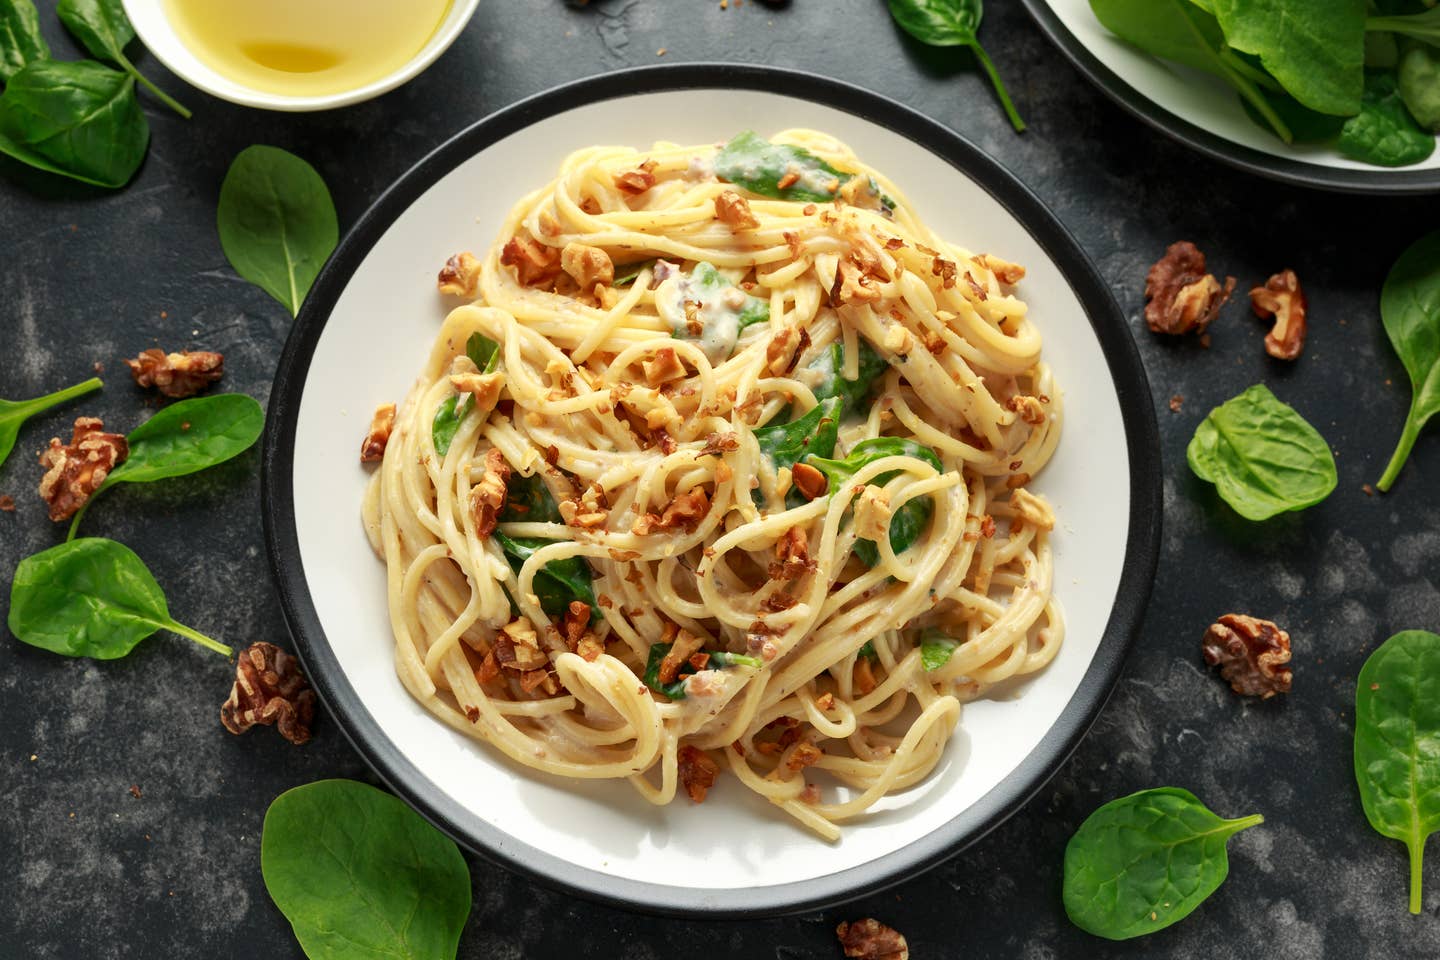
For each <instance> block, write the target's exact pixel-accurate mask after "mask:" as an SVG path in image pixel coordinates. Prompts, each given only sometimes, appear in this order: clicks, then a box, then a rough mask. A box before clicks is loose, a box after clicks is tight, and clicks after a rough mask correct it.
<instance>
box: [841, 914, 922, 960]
mask: <svg viewBox="0 0 1440 960" xmlns="http://www.w3.org/2000/svg"><path fill="white" fill-rule="evenodd" d="M835 936H837V937H839V938H840V947H841V949H843V950H844V951H845V956H847V957H852V958H854V960H910V946H909V945H908V944H907V943H906V942H905V938H904V937H903V936H901V935H900V932H899V931H897V930H894V929H892V928H890V927H887V926H885V924H883V923H881V922H880V921H879V920H872V919H870V918H868V917H867V918H866V919H864V920H856V921H855V922H854V923H842V924H840V926H838V927H836V928H835Z"/></svg>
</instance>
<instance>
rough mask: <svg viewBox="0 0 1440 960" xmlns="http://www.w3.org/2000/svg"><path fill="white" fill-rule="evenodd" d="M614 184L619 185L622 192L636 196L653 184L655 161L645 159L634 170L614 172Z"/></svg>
mask: <svg viewBox="0 0 1440 960" xmlns="http://www.w3.org/2000/svg"><path fill="white" fill-rule="evenodd" d="M615 186H617V187H619V188H620V191H621V192H622V193H628V194H629V195H630V196H632V197H638V196H639V195H640V194H642V193H644V192H645V191H646V190H649V189H650V188H651V187H653V186H655V161H654V160H646V161H645V162H644V163H642V164H640V166H639V167H637V168H636V169H634V170H626V171H625V172H624V173H617V174H615Z"/></svg>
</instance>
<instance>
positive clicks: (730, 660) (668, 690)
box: [645, 643, 760, 700]
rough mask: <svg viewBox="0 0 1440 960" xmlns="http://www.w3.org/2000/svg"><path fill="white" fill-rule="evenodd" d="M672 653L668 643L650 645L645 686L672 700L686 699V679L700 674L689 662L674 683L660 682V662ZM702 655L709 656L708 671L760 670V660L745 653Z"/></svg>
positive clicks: (722, 652) (677, 675) (707, 651)
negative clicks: (735, 668)
mask: <svg viewBox="0 0 1440 960" xmlns="http://www.w3.org/2000/svg"><path fill="white" fill-rule="evenodd" d="M669 652H670V644H668V643H652V644H651V645H650V659H649V660H647V661H646V663H645V686H647V687H649V688H650V689H651V690H654V691H655V692H656V693H663V694H665V696H667V697H669V698H670V699H671V700H684V699H685V678H686V677H688V676H690V675H691V674H694V673H698V672H699V671H698V670H696V669H695V668H694V667H693V666H692V665H691V664H690V663H689V661H686V662H685V663H683V664H681V665H680V671H679V672H678V673H677V674H676V675H675V680H674V682H672V683H661V682H660V661H662V660H664V659H665V655H666V654H667V653H669ZM700 652H701V653H704V654H708V655H709V657H710V659H709V661H708V662H707V663H706V664H705V669H707V670H719V669H723V668H725V667H754V668H755V669H757V670H758V669H759V668H760V658H759V657H751V656H746V655H745V654H743V653H727V652H725V651H724V650H701V651H700Z"/></svg>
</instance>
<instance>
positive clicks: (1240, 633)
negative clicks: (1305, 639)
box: [1200, 613, 1291, 700]
mask: <svg viewBox="0 0 1440 960" xmlns="http://www.w3.org/2000/svg"><path fill="white" fill-rule="evenodd" d="M1200 650H1201V652H1202V653H1203V654H1204V655H1205V662H1206V664H1208V665H1209V666H1212V667H1213V666H1217V665H1218V666H1219V667H1220V676H1222V677H1224V678H1225V679H1226V680H1228V681H1230V689H1232V690H1234V691H1235V692H1236V693H1238V694H1240V695H1241V696H1246V697H1259V698H1260V699H1262V700H1268V699H1269V698H1271V697H1273V696H1275V694H1277V693H1289V692H1290V677H1291V671H1290V668H1289V667H1286V666H1285V664H1287V663H1289V662H1290V634H1288V633H1286V632H1285V631H1284V630H1281V629H1280V628H1279V627H1278V626H1276V625H1275V624H1274V623H1272V622H1271V621H1269V620H1259V619H1256V618H1255V617H1247V616H1245V615H1244V614H1239V613H1227V614H1226V615H1225V616H1223V617H1221V618H1220V619H1219V620H1218V621H1216V622H1215V623H1213V624H1211V626H1210V629H1208V630H1206V631H1205V637H1204V639H1203V640H1201V641H1200Z"/></svg>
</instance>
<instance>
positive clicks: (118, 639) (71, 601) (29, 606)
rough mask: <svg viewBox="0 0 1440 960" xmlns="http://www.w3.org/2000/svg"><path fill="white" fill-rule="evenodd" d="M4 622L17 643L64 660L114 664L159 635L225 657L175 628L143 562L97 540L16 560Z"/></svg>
mask: <svg viewBox="0 0 1440 960" xmlns="http://www.w3.org/2000/svg"><path fill="white" fill-rule="evenodd" d="M9 625H10V632H11V633H13V634H15V636H16V637H18V638H19V639H20V640H21V641H22V642H24V643H28V644H30V645H31V646H32V647H41V648H43V649H45V650H50V651H52V652H54V653H58V654H62V655H64V656H67V657H92V658H94V659H96V660H116V659H118V658H120V657H123V656H125V655H126V654H127V653H129V652H130V651H131V650H133V649H135V646H136V644H138V643H139V642H140V641H141V640H144V639H145V638H146V637H148V636H150V635H151V634H152V633H154V632H155V631H157V630H169V631H171V632H173V633H178V634H180V635H182V636H185V637H189V638H190V639H191V640H194V641H195V642H196V643H198V644H200V645H201V646H202V647H205V648H206V649H208V650H214V651H215V652H216V653H219V654H222V655H224V656H227V657H228V656H230V654H231V650H230V648H229V647H227V646H225V644H223V643H220V642H219V641H216V640H212V639H210V638H209V637H207V636H205V635H204V634H203V633H199V632H197V631H195V630H192V629H191V628H189V627H187V626H185V625H184V624H181V623H177V622H176V621H175V620H174V619H173V618H172V617H171V616H170V610H169V607H168V606H167V605H166V603H165V593H164V591H162V590H161V589H160V585H159V584H158V583H156V582H155V577H154V576H152V575H151V573H150V571H149V570H148V569H147V568H146V566H145V564H144V562H143V561H141V559H140V558H139V557H137V556H136V555H135V554H134V552H133V551H131V550H130V548H129V547H126V546H124V545H123V544H119V543H116V542H115V541H114V540H105V539H103V538H90V537H87V538H84V539H80V540H70V541H67V542H66V543H62V544H59V545H58V546H54V547H51V548H50V549H49V550H45V551H43V552H41V553H37V554H34V555H32V556H29V557H26V558H25V559H24V560H21V561H20V565H19V566H18V567H16V568H15V580H14V582H13V583H12V584H11V585H10V618H9Z"/></svg>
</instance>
